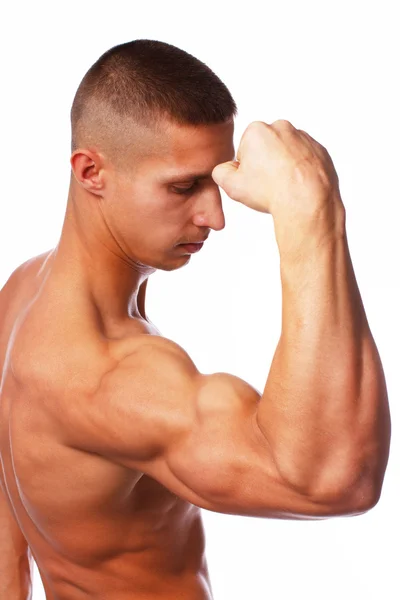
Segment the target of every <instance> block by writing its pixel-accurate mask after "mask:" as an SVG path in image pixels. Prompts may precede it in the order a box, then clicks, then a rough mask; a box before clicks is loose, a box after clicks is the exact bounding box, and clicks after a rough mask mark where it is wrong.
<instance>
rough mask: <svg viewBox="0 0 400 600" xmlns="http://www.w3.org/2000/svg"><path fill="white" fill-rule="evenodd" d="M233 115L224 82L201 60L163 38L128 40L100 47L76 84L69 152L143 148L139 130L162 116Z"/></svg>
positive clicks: (200, 120)
mask: <svg viewBox="0 0 400 600" xmlns="http://www.w3.org/2000/svg"><path fill="white" fill-rule="evenodd" d="M236 115H237V106H236V103H235V101H234V100H233V98H232V96H231V94H230V92H229V90H228V88H227V87H226V85H225V84H224V83H223V82H222V81H221V80H220V79H219V77H217V75H216V74H215V73H214V72H213V71H212V70H211V69H210V68H209V67H208V66H207V65H206V64H204V63H203V62H201V61H200V60H198V59H197V58H195V57H194V56H192V55H191V54H189V53H188V52H185V51H184V50H181V49H180V48H177V47H176V46H172V45H171V44H167V43H166V42H161V41H156V40H146V39H138V40H133V41H130V42H126V43H123V44H119V45H117V46H114V47H112V48H110V49H109V50H107V51H106V52H104V54H102V55H101V56H100V58H98V59H97V61H96V62H95V63H94V64H93V65H92V66H91V67H90V68H89V70H88V71H87V72H86V74H85V75H84V77H83V79H82V81H81V83H80V84H79V87H78V89H77V91H76V93H75V97H74V100H73V103H72V108H71V152H73V151H74V150H76V149H77V148H82V147H93V148H94V149H97V150H100V151H104V153H105V154H106V155H108V156H109V157H110V158H111V159H112V160H113V161H118V160H120V159H121V158H123V155H124V154H126V153H131V154H132V150H135V149H136V150H137V151H138V147H139V146H140V147H143V150H144V146H145V140H144V137H145V136H143V135H142V134H140V133H138V132H142V133H143V131H149V130H154V131H156V130H157V131H161V130H162V128H163V124H164V125H165V123H166V122H169V123H176V124H179V125H209V124H210V125H211V124H218V123H224V122H228V121H231V120H233V118H234V117H235V116H236ZM121 164H122V163H121Z"/></svg>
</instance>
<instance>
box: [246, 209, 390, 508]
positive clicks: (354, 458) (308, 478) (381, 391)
mask: <svg viewBox="0 0 400 600" xmlns="http://www.w3.org/2000/svg"><path fill="white" fill-rule="evenodd" d="M329 219H332V214H331V216H330V217H329ZM329 219H328V221H326V218H325V216H321V215H319V217H318V218H316V219H315V221H314V222H313V223H312V224H311V223H310V225H309V226H307V228H304V229H303V230H301V228H300V229H298V230H297V231H296V232H293V229H292V232H290V231H289V228H287V227H286V228H285V227H284V226H283V225H282V226H281V225H280V224H279V223H278V222H276V223H275V233H276V238H277V242H278V246H279V250H280V256H281V264H280V266H281V281H282V332H281V337H280V340H279V343H278V346H277V349H276V351H275V355H274V358H273V361H272V365H271V369H270V373H269V376H268V380H267V383H266V386H265V389H264V393H263V395H262V398H261V401H260V404H259V408H258V422H259V426H260V428H261V430H262V431H263V432H264V434H265V436H266V438H267V439H268V441H269V443H270V446H271V450H272V452H273V455H274V458H275V461H276V465H277V467H278V469H279V470H280V472H281V475H282V477H283V478H284V479H285V480H286V481H287V482H289V483H290V484H291V485H292V486H294V487H295V488H296V489H298V490H300V491H302V492H304V493H306V494H311V495H313V496H315V497H316V498H321V499H323V500H326V501H327V502H331V501H332V502H334V501H335V497H337V496H338V494H343V493H344V492H345V491H346V490H347V491H348V495H349V498H356V497H357V498H358V499H359V501H360V505H362V504H363V503H365V504H366V505H368V503H371V502H372V504H373V503H374V502H375V501H376V500H377V499H378V497H379V493H380V489H381V486H382V481H383V477H384V472H385V469H386V465H387V459H388V452H389V443H390V415H389V407H388V400H387V391H386V383H385V377H384V372H383V368H382V365H381V361H380V358H379V354H378V351H377V348H376V345H375V342H374V340H373V337H372V335H371V332H370V329H369V326H368V322H367V318H366V315H365V311H364V307H363V304H362V300H361V296H360V293H359V290H358V286H357V282H356V279H355V275H354V271H353V267H352V263H351V258H350V253H349V249H348V244H347V237H346V231H345V219H344V216H343V222H342V221H340V217H338V219H339V220H338V219H337V220H336V222H335V224H333V223H332V221H331V220H329ZM270 423H273V428H272V427H270V425H269V424H270ZM352 495H353V496H352Z"/></svg>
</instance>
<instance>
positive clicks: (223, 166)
mask: <svg viewBox="0 0 400 600" xmlns="http://www.w3.org/2000/svg"><path fill="white" fill-rule="evenodd" d="M239 165H240V162H239V161H237V160H228V162H224V163H220V164H219V165H217V166H216V167H214V169H213V170H212V173H211V177H212V178H213V179H214V181H215V183H216V184H217V185H219V186H220V187H222V189H223V190H224V191H225V192H226V193H227V194H228V195H230V193H229V192H232V191H233V188H234V179H235V176H236V174H237V170H238V168H239Z"/></svg>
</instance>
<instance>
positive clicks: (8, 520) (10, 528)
mask: <svg viewBox="0 0 400 600" xmlns="http://www.w3.org/2000/svg"><path fill="white" fill-rule="evenodd" d="M0 468H1V463H0ZM30 560H31V558H30V550H29V546H28V544H27V541H26V539H25V537H24V535H23V534H22V532H21V530H20V528H19V525H18V523H17V521H16V519H15V517H14V514H13V512H12V508H11V507H10V505H9V502H8V499H7V497H6V492H5V490H4V488H3V484H2V482H1V478H0V598H10V599H11V598H26V600H28V598H31V593H32V587H31V585H32V571H31V563H30Z"/></svg>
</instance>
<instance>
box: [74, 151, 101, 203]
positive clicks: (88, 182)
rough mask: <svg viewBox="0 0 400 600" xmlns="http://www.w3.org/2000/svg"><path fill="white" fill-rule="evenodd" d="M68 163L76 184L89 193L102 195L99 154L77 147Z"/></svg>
mask: <svg viewBox="0 0 400 600" xmlns="http://www.w3.org/2000/svg"><path fill="white" fill-rule="evenodd" d="M70 163H71V168H72V172H73V174H74V177H75V179H76V181H77V182H78V184H79V185H81V186H82V187H83V188H85V190H87V191H88V192H90V193H91V194H96V196H103V191H104V176H103V175H104V169H103V160H102V157H101V155H100V154H99V153H97V152H91V151H90V150H86V149H81V148H79V149H78V150H75V151H74V152H73V153H72V155H71V158H70Z"/></svg>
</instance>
